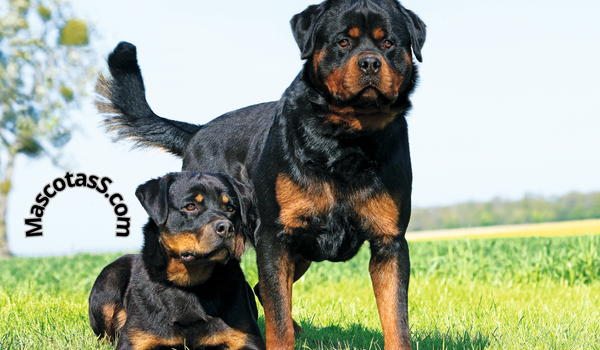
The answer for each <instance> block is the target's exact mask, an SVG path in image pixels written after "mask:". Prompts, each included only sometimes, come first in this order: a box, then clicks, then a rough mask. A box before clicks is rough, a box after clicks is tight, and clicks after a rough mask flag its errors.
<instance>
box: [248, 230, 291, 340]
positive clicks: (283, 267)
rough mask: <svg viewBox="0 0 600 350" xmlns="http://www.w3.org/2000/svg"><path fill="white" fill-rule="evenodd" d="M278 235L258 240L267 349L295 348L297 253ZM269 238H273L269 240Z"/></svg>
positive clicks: (264, 235)
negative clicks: (293, 299) (295, 254)
mask: <svg viewBox="0 0 600 350" xmlns="http://www.w3.org/2000/svg"><path fill="white" fill-rule="evenodd" d="M275 236H276V235H275V234H273V235H269V234H266V233H262V235H260V236H259V237H261V239H259V240H258V241H257V242H256V253H257V266H258V280H259V285H260V294H261V301H262V305H263V308H264V310H265V328H266V337H267V349H271V350H284V349H290V350H291V349H293V348H294V342H295V340H294V326H293V319H292V284H293V282H294V270H295V268H294V254H293V253H292V252H291V251H290V249H289V247H288V246H287V245H286V244H284V243H282V242H280V241H279V240H278V239H277V238H276V237H275ZM266 237H269V238H271V239H268V238H266Z"/></svg>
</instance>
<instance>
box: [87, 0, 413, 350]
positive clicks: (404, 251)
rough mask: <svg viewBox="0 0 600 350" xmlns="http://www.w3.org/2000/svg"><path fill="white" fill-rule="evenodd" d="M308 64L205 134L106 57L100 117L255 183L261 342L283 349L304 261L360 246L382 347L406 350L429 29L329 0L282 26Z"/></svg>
mask: <svg viewBox="0 0 600 350" xmlns="http://www.w3.org/2000/svg"><path fill="white" fill-rule="evenodd" d="M291 25H292V31H293V34H294V37H295V39H296V41H297V43H298V45H299V47H300V50H301V54H302V58H303V59H306V63H305V65H304V68H303V70H302V71H301V72H300V74H299V75H298V76H297V77H296V79H295V80H294V82H293V83H292V84H291V85H290V87H289V88H288V89H287V90H286V91H285V93H284V94H283V96H282V98H281V100H279V101H277V102H270V103H264V104H259V105H255V106H250V107H247V108H244V109H240V110H237V111H233V112H230V113H228V114H225V115H223V116H221V117H219V118H217V119H215V120H213V121H212V122H210V123H208V124H206V125H202V126H199V125H191V124H187V123H182V122H176V121H172V120H168V119H164V118H161V117H158V116H157V115H155V114H154V113H153V112H152V110H151V109H150V107H149V106H148V104H147V102H146V99H145V92H144V85H143V81H142V77H141V73H140V69H139V67H138V64H137V60H136V50H135V47H134V46H133V45H131V44H128V43H121V44H119V45H118V46H117V48H116V49H115V50H114V52H113V53H112V54H111V55H110V56H109V59H108V64H109V68H110V71H111V74H112V80H106V79H104V78H102V77H101V78H100V80H99V83H98V86H97V92H98V93H99V95H101V96H103V97H105V98H102V100H99V101H98V104H97V106H98V108H99V110H100V111H101V112H104V113H108V115H107V116H106V120H105V122H106V124H107V125H108V127H109V130H111V131H113V132H115V139H132V140H133V141H135V142H136V143H137V145H138V146H150V147H161V148H164V149H166V150H168V151H170V152H172V153H174V154H176V155H179V156H181V157H182V158H183V169H184V170H195V171H211V172H222V173H226V174H229V175H230V176H232V177H234V178H236V179H238V180H240V181H250V182H251V183H252V184H253V186H254V188H255V190H256V192H255V193H256V198H257V199H256V200H257V205H258V209H259V212H260V219H261V224H260V227H259V228H258V229H257V231H256V232H255V237H254V238H255V246H256V251H257V263H258V273H259V285H258V287H259V288H256V289H255V290H256V291H257V292H258V294H259V296H260V298H261V301H262V304H263V306H264V310H265V321H266V332H267V347H268V348H269V349H292V348H293V347H294V327H293V326H294V322H293V320H292V316H291V315H292V313H291V310H292V284H293V282H294V281H295V280H297V279H298V278H299V277H300V276H302V275H303V274H304V273H305V272H306V270H307V269H308V267H309V265H310V263H311V261H322V260H330V261H344V260H348V259H350V258H352V257H353V256H354V255H355V254H356V253H357V251H358V249H359V248H360V246H361V245H362V244H363V243H364V242H365V241H368V242H369V243H370V248H371V261H370V265H369V271H370V273H371V278H372V282H373V289H374V291H375V297H376V300H377V306H378V310H379V315H380V319H381V323H382V328H383V334H384V340H385V348H386V349H409V348H410V347H411V345H410V332H409V325H408V305H407V304H408V299H407V290H408V281H409V271H410V262H409V256H408V246H407V243H406V240H405V237H404V234H405V229H406V227H407V225H408V221H409V217H410V209H411V204H410V195H411V184H412V173H411V162H410V154H409V145H408V135H407V125H406V119H405V115H406V113H407V111H408V110H409V109H410V107H411V104H410V101H409V95H410V93H411V92H412V91H413V88H414V87H415V84H416V81H417V68H416V67H415V66H414V64H413V60H412V57H413V53H414V56H415V57H416V58H417V59H418V60H419V61H421V48H422V46H423V43H424V41H425V24H424V23H423V22H422V21H421V20H420V19H419V18H418V17H417V16H416V15H415V14H414V13H413V12H411V11H409V10H407V9H405V8H404V7H403V6H402V5H400V3H399V2H398V1H396V0H370V1H368V0H328V1H325V2H323V3H321V4H320V5H313V6H310V7H308V8H307V9H306V10H305V11H304V12H302V13H300V14H298V15H296V16H294V18H292V21H291Z"/></svg>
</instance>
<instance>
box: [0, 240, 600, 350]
mask: <svg viewBox="0 0 600 350" xmlns="http://www.w3.org/2000/svg"><path fill="white" fill-rule="evenodd" d="M409 244H410V250H411V262H412V266H411V270H412V276H411V285H410V291H409V307H410V323H411V335H412V341H413V349H600V253H599V251H600V236H597V235H582V236H571V237H525V238H486V239H476V240H473V239H468V238H465V239H456V240H440V241H418V242H410V243H409ZM118 256H119V254H106V255H89V254H82V255H75V256H69V257H57V258H40V259H36V258H29V259H23V258H15V259H11V260H5V261H0V349H2V350H4V349H112V347H110V346H107V345H105V344H98V343H97V342H96V340H95V338H94V336H93V333H92V331H91V329H90V327H89V325H88V318H87V297H88V293H89V291H90V288H91V285H92V283H93V282H94V280H95V278H96V276H97V274H98V273H99V271H100V270H101V269H102V267H104V266H105V265H106V264H108V263H109V262H111V261H112V260H114V259H115V258H117V257H118ZM368 259H369V251H368V247H366V246H365V247H364V249H363V250H361V252H360V253H359V255H358V256H357V257H356V258H354V259H353V260H351V261H349V262H346V263H335V264H332V263H327V262H324V263H318V264H314V265H313V266H312V267H311V269H310V270H309V272H308V273H307V274H306V275H305V276H304V277H303V278H302V279H301V280H300V281H298V282H297V283H296V285H295V289H294V317H295V318H296V320H298V321H299V323H300V324H301V325H302V326H303V328H304V330H305V333H304V334H302V335H301V336H299V337H298V339H297V343H296V345H297V346H296V348H297V349H382V348H383V337H382V335H381V330H380V325H379V318H378V314H377V309H376V307H375V302H374V298H373V292H372V289H371V282H370V279H369V275H368V268H367V266H368ZM253 260H254V252H253V251H249V252H248V253H247V254H246V256H245V258H244V262H243V265H244V270H245V272H246V276H247V278H248V280H249V282H250V283H251V284H254V283H255V282H256V279H257V278H256V268H255V265H254V263H253ZM259 309H260V308H259ZM260 311H261V312H262V310H260ZM260 322H261V326H262V322H263V319H262V317H261V319H260Z"/></svg>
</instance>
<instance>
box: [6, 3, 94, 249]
mask: <svg viewBox="0 0 600 350" xmlns="http://www.w3.org/2000/svg"><path fill="white" fill-rule="evenodd" d="M89 32H90V30H89V29H88V26H87V24H86V23H85V22H84V21H82V20H79V19H75V18H73V16H72V15H71V10H70V7H69V4H68V3H67V2H65V0H0V257H6V256H8V255H9V250H8V244H7V241H6V221H5V218H6V204H7V197H8V194H9V192H10V189H11V180H12V174H13V167H14V161H15V157H16V156H17V155H19V154H22V155H25V156H28V157H42V156H46V157H50V159H52V161H53V162H54V163H55V164H56V163H57V162H58V160H59V157H60V148H61V147H62V146H64V145H65V144H66V143H67V142H68V141H69V139H70V135H71V131H72V129H73V125H72V124H69V121H68V118H67V115H68V109H69V108H71V107H73V106H74V105H76V104H77V101H78V100H79V98H80V97H81V96H82V95H83V94H84V93H85V83H86V82H87V81H89V80H90V79H91V74H92V71H93V62H94V61H93V55H92V51H91V48H90V46H89V38H90V34H89Z"/></svg>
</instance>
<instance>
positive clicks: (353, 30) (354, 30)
mask: <svg viewBox="0 0 600 350" xmlns="http://www.w3.org/2000/svg"><path fill="white" fill-rule="evenodd" d="M348 34H349V35H350V36H351V37H353V38H358V37H359V36H360V29H358V28H356V27H352V28H350V30H349V31H348Z"/></svg>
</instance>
